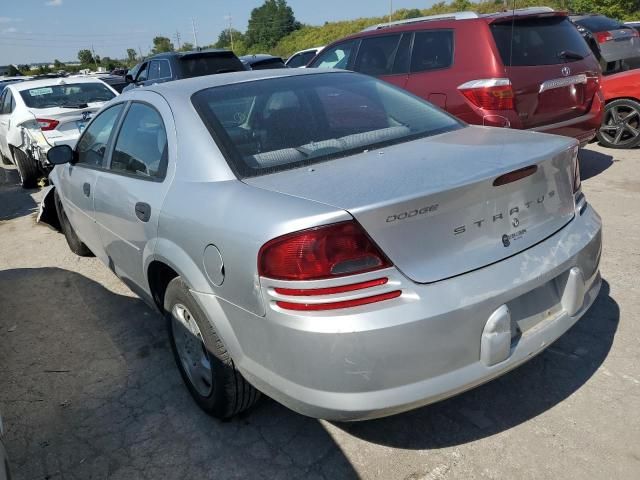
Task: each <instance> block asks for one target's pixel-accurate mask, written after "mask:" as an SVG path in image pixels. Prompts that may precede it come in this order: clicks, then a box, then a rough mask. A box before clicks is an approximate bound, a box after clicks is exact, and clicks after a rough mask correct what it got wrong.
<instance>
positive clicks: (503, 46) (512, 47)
mask: <svg viewBox="0 0 640 480" xmlns="http://www.w3.org/2000/svg"><path fill="white" fill-rule="evenodd" d="M491 33H493V38H494V40H495V42H496V46H497V47H498V50H499V51H500V56H501V57H502V62H503V63H504V65H505V66H513V67H520V66H530V65H555V64H559V63H566V62H570V61H576V60H579V58H576V56H582V57H586V56H587V55H590V54H591V51H590V50H589V46H588V45H587V42H585V41H584V39H583V38H582V35H580V33H579V32H578V30H577V29H576V27H575V26H574V25H573V24H572V23H571V22H570V21H569V19H568V18H567V17H545V18H525V19H521V20H516V21H515V22H513V23H512V22H511V21H507V22H499V23H497V22H496V23H492V24H491ZM563 53H564V54H563ZM567 53H569V55H567Z"/></svg>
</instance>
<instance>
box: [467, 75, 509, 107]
mask: <svg viewBox="0 0 640 480" xmlns="http://www.w3.org/2000/svg"><path fill="white" fill-rule="evenodd" d="M458 90H460V93H462V94H463V95H464V96H465V97H466V98H467V99H468V100H469V101H470V102H471V103H472V104H474V105H475V106H476V107H480V108H483V109H485V110H513V109H514V98H515V94H514V93H513V87H512V86H511V81H510V80H509V79H508V78H484V79H481V80H471V81H470V82H465V83H463V84H462V85H460V86H459V87H458Z"/></svg>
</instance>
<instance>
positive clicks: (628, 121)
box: [598, 98, 640, 148]
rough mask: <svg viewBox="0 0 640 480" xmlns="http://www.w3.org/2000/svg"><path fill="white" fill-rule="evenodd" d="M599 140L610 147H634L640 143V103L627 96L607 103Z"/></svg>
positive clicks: (599, 131)
mask: <svg viewBox="0 0 640 480" xmlns="http://www.w3.org/2000/svg"><path fill="white" fill-rule="evenodd" d="M598 141H599V142H600V144H601V145H603V146H605V147H609V148H633V147H636V146H637V145H638V144H640V103H638V102H636V101H634V100H629V99H626V98H625V99H620V100H614V101H613V102H611V103H609V104H607V107H606V108H605V111H604V116H603V118H602V125H601V126H600V129H599V130H598Z"/></svg>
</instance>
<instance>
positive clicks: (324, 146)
mask: <svg viewBox="0 0 640 480" xmlns="http://www.w3.org/2000/svg"><path fill="white" fill-rule="evenodd" d="M192 101H193V104H194V106H195V107H196V110H198V112H199V113H200V116H201V118H202V119H203V121H204V122H205V124H206V125H207V127H208V128H209V130H210V132H211V133H212V135H213V136H214V138H215V140H216V141H217V142H218V144H219V145H220V147H221V150H222V151H223V153H224V155H225V157H226V158H227V161H228V162H229V164H230V165H231V167H232V168H233V169H234V171H236V172H237V173H238V175H239V176H240V177H250V176H256V175H263V174H267V173H272V172H276V171H280V170H284V169H288V168H295V167H298V166H302V165H308V164H311V163H315V162H320V161H323V160H328V159H331V158H341V157H347V156H348V155H353V154H356V153H361V152H363V151H366V150H369V149H371V148H377V147H379V146H382V145H390V144H394V143H400V142H406V141H409V140H412V139H415V138H420V137H425V136H428V135H435V134H436V133H441V132H445V131H449V130H453V129H456V128H460V127H461V124H460V123H459V122H458V121H457V120H455V119H454V118H452V117H451V116H449V115H448V114H445V113H443V112H441V111H439V110H437V109H435V108H434V107H433V106H432V105H430V104H429V103H427V102H424V101H422V100H420V99H418V98H416V97H414V96H412V95H410V94H408V93H406V92H404V91H403V90H400V89H398V88H395V87H393V86H391V85H389V84H388V83H386V82H383V81H380V80H377V79H375V78H373V77H370V76H364V75H356V74H353V73H339V72H336V73H327V74H322V75H300V76H290V77H281V78H273V79H267V80H260V81H254V82H244V83H239V84H232V85H225V86H220V87H214V88H208V89H206V90H202V91H200V92H198V93H196V94H195V95H193V97H192ZM345 161H347V160H345ZM390 161H392V160H391V159H390Z"/></svg>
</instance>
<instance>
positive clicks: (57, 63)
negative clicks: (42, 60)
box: [53, 58, 64, 70]
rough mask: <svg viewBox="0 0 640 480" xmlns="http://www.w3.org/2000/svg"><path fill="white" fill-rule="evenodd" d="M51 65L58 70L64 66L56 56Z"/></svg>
mask: <svg viewBox="0 0 640 480" xmlns="http://www.w3.org/2000/svg"><path fill="white" fill-rule="evenodd" d="M53 66H54V67H55V68H56V69H58V70H60V69H61V68H64V63H62V62H61V61H60V60H58V59H57V58H56V59H55V60H54V61H53Z"/></svg>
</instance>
